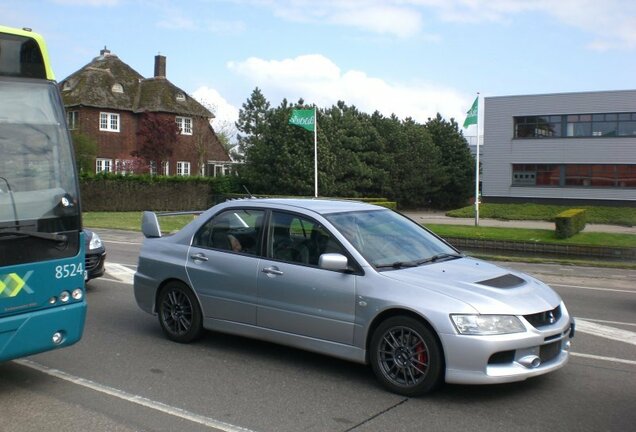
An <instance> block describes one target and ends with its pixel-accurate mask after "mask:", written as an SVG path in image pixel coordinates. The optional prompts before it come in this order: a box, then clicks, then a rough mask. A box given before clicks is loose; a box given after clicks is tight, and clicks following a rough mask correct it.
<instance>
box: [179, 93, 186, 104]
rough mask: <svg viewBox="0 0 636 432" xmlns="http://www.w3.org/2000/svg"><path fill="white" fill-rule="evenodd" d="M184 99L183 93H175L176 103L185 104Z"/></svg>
mask: <svg viewBox="0 0 636 432" xmlns="http://www.w3.org/2000/svg"><path fill="white" fill-rule="evenodd" d="M185 100H186V97H185V95H184V94H183V93H177V102H185Z"/></svg>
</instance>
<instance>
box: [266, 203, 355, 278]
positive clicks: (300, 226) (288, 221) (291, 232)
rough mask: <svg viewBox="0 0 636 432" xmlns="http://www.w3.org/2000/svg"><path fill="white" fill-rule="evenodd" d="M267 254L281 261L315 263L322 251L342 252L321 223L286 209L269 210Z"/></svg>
mask: <svg viewBox="0 0 636 432" xmlns="http://www.w3.org/2000/svg"><path fill="white" fill-rule="evenodd" d="M268 237H269V242H268V244H269V250H268V256H269V257H270V258H274V259H277V260H281V261H287V262H294V263H299V264H306V265H312V266H317V265H318V260H319V258H320V255H322V254H324V253H340V254H343V255H344V254H345V251H344V249H343V248H342V246H341V245H340V244H339V243H338V242H337V241H336V240H335V239H334V237H333V236H332V235H331V234H330V233H329V231H327V230H326V229H325V228H324V227H323V226H322V225H321V224H320V223H318V222H316V221H314V220H313V219H310V218H307V217H304V216H300V215H296V214H292V213H285V212H276V211H275V212H272V218H271V223H270V229H269V235H268Z"/></svg>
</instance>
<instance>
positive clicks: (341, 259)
mask: <svg viewBox="0 0 636 432" xmlns="http://www.w3.org/2000/svg"><path fill="white" fill-rule="evenodd" d="M318 267H320V268H322V269H325V270H333V271H345V270H349V260H348V259H347V257H346V256H344V255H342V254H339V253H326V254H322V255H320V258H318Z"/></svg>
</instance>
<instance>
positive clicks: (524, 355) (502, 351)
mask: <svg viewBox="0 0 636 432" xmlns="http://www.w3.org/2000/svg"><path fill="white" fill-rule="evenodd" d="M142 231H143V233H144V235H145V237H146V239H145V241H144V244H143V247H142V249H141V253H140V256H139V265H138V268H137V272H136V274H135V278H134V292H135V298H136V300H137V303H138V305H139V307H140V308H141V309H142V310H144V311H146V312H148V313H151V314H156V315H158V318H159V324H160V325H161V328H162V329H163V331H164V333H165V335H166V336H167V337H168V338H169V339H171V340H174V341H176V342H182V343H185V342H190V341H193V340H195V339H196V338H197V337H199V336H200V335H201V333H202V331H203V329H210V330H215V331H220V332H226V333H231V334H237V335H241V336H247V337H252V338H257V339H261V340H266V341H271V342H275V343H280V344H285V345H289V346H293V347H297V348H301V349H305V350H309V351H315V352H320V353H323V354H328V355H332V356H335V357H339V358H343V359H347V360H350V361H354V362H359V363H365V364H370V365H371V368H372V369H373V372H374V373H375V375H376V376H377V378H378V379H379V381H380V382H381V383H382V384H383V385H384V386H385V387H386V388H387V389H389V390H391V391H393V392H396V393H399V394H402V395H406V396H415V395H421V394H424V393H426V392H429V391H431V390H433V389H435V388H436V387H438V386H439V385H440V384H442V383H443V382H448V383H463V384H492V383H504V382H512V381H521V380H525V379H526V378H529V377H533V376H537V375H542V374H545V373H548V372H551V371H554V370H556V369H559V368H561V367H562V366H564V365H565V364H566V362H567V360H568V349H569V346H570V341H569V339H570V338H571V337H572V336H573V333H574V321H573V319H572V318H571V317H570V315H569V314H568V311H567V309H566V307H565V305H564V304H563V302H562V301H561V299H560V298H559V296H558V295H557V294H556V293H555V292H554V291H553V290H552V289H551V288H550V287H549V286H547V285H546V284H544V283H542V282H540V281H538V280H536V279H534V278H532V277H530V276H528V275H526V274H523V273H519V272H515V271H511V270H507V269H504V268H501V267H498V266H496V265H493V264H489V263H487V262H484V261H480V260H476V259H473V258H470V257H467V256H464V255H463V254H461V253H460V252H458V251H457V250H456V249H454V248H453V247H452V246H450V245H449V244H448V243H446V242H445V241H443V240H442V239H440V238H439V237H437V236H435V235H434V234H432V233H431V232H430V231H428V230H426V229H425V228H423V227H421V226H420V225H418V224H416V223H415V222H413V221H411V220H410V219H407V218H405V217H404V216H402V215H400V214H399V213H396V212H394V211H391V210H387V209H385V208H382V207H377V206H373V205H369V204H364V203H360V202H354V201H345V200H342V201H339V200H320V199H246V200H234V201H228V202H225V203H223V204H219V205H217V206H215V207H212V208H211V209H209V210H207V211H205V212H203V213H202V214H201V215H200V216H199V217H198V218H196V219H195V220H193V222H191V223H190V224H188V225H187V226H186V227H184V228H183V229H182V230H180V231H178V232H177V233H174V234H171V235H168V236H162V234H161V230H160V226H159V223H158V219H157V216H156V215H155V213H152V212H146V213H144V217H143V222H142Z"/></svg>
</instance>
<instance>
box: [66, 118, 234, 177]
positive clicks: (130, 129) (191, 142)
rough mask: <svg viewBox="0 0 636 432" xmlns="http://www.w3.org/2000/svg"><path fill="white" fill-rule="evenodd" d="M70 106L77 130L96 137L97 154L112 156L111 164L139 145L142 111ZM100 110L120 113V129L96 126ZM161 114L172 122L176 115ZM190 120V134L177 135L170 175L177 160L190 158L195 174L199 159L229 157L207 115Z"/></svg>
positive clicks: (93, 137)
mask: <svg viewBox="0 0 636 432" xmlns="http://www.w3.org/2000/svg"><path fill="white" fill-rule="evenodd" d="M69 110H70V111H78V112H79V120H78V125H79V127H78V128H77V129H76V131H77V132H80V133H82V134H84V135H87V136H89V137H90V138H92V139H94V140H95V141H96V143H97V146H98V151H97V158H104V159H112V161H113V164H114V162H115V160H117V159H119V160H122V159H132V156H131V153H132V152H133V151H135V150H139V148H140V147H141V145H139V144H138V143H137V131H138V129H139V124H140V121H141V118H142V114H136V113H133V112H130V111H118V110H112V109H97V108H91V107H81V108H69ZM102 112H108V113H114V114H119V116H120V117H119V118H120V127H119V132H113V131H101V130H99V121H100V113H102ZM161 117H162V118H165V120H166V121H173V122H174V121H175V117H176V115H175V114H162V115H161ZM192 121H193V133H192V135H179V136H178V138H177V143H176V144H175V146H174V149H173V154H172V156H171V157H170V158H169V162H170V163H169V169H170V174H171V175H176V172H177V162H178V161H187V162H190V175H198V174H199V173H200V163H203V164H204V165H205V163H206V162H207V161H208V160H218V161H228V160H229V158H228V156H227V154H226V153H225V151H224V149H223V146H222V145H221V143H220V142H219V139H218V137H217V136H216V134H215V133H214V131H213V130H212V128H211V127H210V125H209V123H208V121H207V119H205V118H201V117H199V118H196V117H195V118H192ZM113 169H114V165H113Z"/></svg>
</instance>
